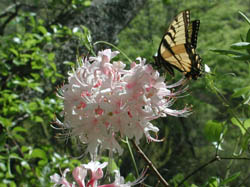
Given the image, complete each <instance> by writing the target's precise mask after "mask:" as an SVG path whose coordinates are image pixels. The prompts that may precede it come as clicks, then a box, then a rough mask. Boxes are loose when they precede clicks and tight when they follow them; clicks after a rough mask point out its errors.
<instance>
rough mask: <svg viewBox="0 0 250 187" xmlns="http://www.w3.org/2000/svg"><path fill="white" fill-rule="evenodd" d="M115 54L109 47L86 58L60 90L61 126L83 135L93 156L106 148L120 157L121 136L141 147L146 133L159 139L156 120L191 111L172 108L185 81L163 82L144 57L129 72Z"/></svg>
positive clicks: (151, 139)
mask: <svg viewBox="0 0 250 187" xmlns="http://www.w3.org/2000/svg"><path fill="white" fill-rule="evenodd" d="M117 54H118V52H117V51H115V52H112V51H111V50H110V49H106V50H104V51H100V52H99V53H98V56H97V57H90V58H88V59H87V58H84V59H82V62H81V65H80V66H79V67H78V68H77V69H75V70H73V72H71V73H69V78H68V83H67V84H65V85H63V86H62V88H61V95H60V97H61V98H62V99H63V100H64V110H63V115H64V121H63V123H62V122H58V123H60V124H61V125H63V126H64V128H67V129H70V130H71V135H73V136H77V137H79V138H80V140H81V142H83V143H85V144H86V145H87V152H89V153H91V154H95V153H96V152H97V150H99V151H102V150H105V149H108V150H110V151H111V152H118V153H119V154H122V151H123V150H122V148H121V146H120V145H119V143H118V138H120V137H124V136H127V137H128V138H130V139H132V138H135V141H136V143H137V144H139V140H140V139H141V138H142V137H143V135H145V136H146V138H147V139H148V140H149V141H159V140H158V139H157V138H154V137H152V136H151V134H156V133H157V132H158V131H159V129H158V128H157V127H155V126H154V125H153V124H152V123H151V121H152V120H154V119H157V118H159V117H163V116H166V115H173V116H187V115H188V114H189V113H190V110H189V108H187V107H185V108H184V109H183V110H173V109H170V107H171V106H172V105H173V103H174V101H175V100H176V98H177V96H178V95H179V94H182V93H183V92H184V91H185V89H177V90H178V91H176V92H172V91H171V90H173V89H172V88H175V87H181V85H183V83H184V79H182V80H180V81H178V82H177V83H175V84H172V85H166V84H165V82H164V80H165V78H164V77H161V76H160V75H159V73H158V72H157V71H155V70H154V69H153V68H152V66H151V65H146V64H145V60H144V59H141V58H138V59H137V60H138V63H136V62H133V63H131V65H130V68H129V69H125V67H126V64H124V63H123V62H121V61H113V60H112V58H114V57H115V56H116V55H117ZM111 60H112V61H113V62H111ZM152 132H153V133H152Z"/></svg>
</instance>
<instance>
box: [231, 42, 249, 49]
mask: <svg viewBox="0 0 250 187" xmlns="http://www.w3.org/2000/svg"><path fill="white" fill-rule="evenodd" d="M231 47H232V48H233V49H250V43H249V42H238V43H235V44H232V45H231Z"/></svg>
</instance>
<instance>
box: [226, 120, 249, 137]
mask: <svg viewBox="0 0 250 187" xmlns="http://www.w3.org/2000/svg"><path fill="white" fill-rule="evenodd" d="M231 122H232V123H233V124H234V125H236V126H237V127H239V128H240V131H241V133H242V135H244V134H245V133H246V130H247V129H248V128H249V127H250V119H247V120H245V121H244V122H243V123H240V122H239V121H238V120H237V119H236V118H232V119H231Z"/></svg>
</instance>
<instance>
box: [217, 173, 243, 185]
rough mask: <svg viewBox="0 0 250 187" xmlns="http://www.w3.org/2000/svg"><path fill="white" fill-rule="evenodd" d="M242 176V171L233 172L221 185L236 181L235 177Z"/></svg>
mask: <svg viewBox="0 0 250 187" xmlns="http://www.w3.org/2000/svg"><path fill="white" fill-rule="evenodd" d="M239 176H240V171H239V172H237V173H235V174H233V175H232V176H230V177H229V178H227V179H225V180H224V181H223V182H222V183H221V184H220V185H221V186H222V185H227V184H228V183H230V182H232V181H234V180H235V179H237V178H238V177H239Z"/></svg>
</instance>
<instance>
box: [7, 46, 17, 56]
mask: <svg viewBox="0 0 250 187" xmlns="http://www.w3.org/2000/svg"><path fill="white" fill-rule="evenodd" d="M9 50H10V52H12V53H13V54H14V55H16V56H18V51H17V50H16V49H14V48H9Z"/></svg>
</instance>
